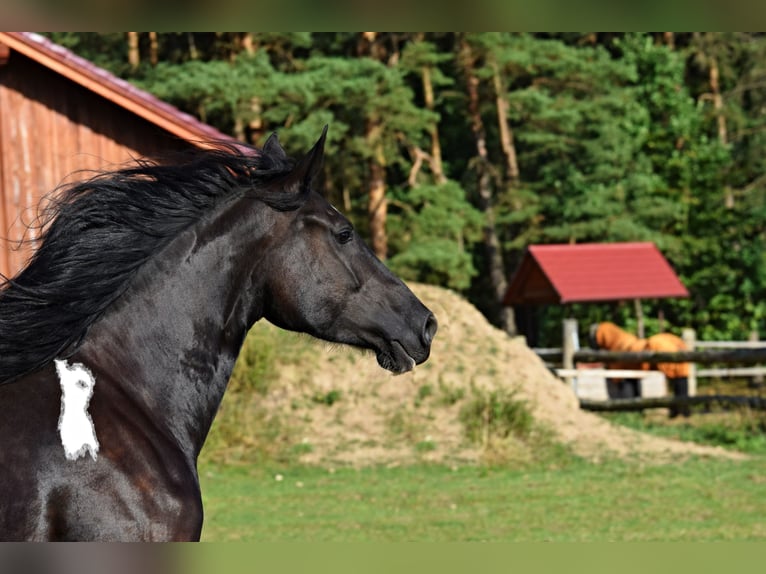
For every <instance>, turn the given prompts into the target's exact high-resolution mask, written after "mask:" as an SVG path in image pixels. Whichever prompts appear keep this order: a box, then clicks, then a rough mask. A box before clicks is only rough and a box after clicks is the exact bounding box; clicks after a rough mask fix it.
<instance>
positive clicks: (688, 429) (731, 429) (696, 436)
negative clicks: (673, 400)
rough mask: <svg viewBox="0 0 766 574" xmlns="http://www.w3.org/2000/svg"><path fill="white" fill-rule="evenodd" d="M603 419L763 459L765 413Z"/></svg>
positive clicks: (740, 411) (627, 415)
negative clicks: (761, 456)
mask: <svg viewBox="0 0 766 574" xmlns="http://www.w3.org/2000/svg"><path fill="white" fill-rule="evenodd" d="M603 416H604V418H606V419H608V420H610V421H611V422H613V423H616V424H620V425H623V426H627V427H630V428H632V429H635V430H638V431H641V432H645V433H649V434H653V435H656V436H663V437H667V438H675V439H678V440H682V441H687V442H696V443H700V444H709V445H712V446H721V447H724V448H728V449H731V450H737V451H740V452H745V453H747V454H754V455H766V413H763V412H759V411H751V410H749V409H735V410H731V411H719V412H713V413H708V414H702V415H696V416H692V417H690V418H682V417H679V418H676V419H673V420H668V419H667V417H665V416H664V414H660V415H656V414H652V413H649V412H647V413H613V414H605V415H603Z"/></svg>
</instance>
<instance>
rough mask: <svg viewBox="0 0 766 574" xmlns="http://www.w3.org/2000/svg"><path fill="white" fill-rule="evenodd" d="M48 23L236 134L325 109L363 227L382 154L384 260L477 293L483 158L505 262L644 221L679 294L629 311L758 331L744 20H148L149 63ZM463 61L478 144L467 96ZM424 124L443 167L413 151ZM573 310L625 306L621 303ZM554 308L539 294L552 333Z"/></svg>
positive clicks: (759, 162)
mask: <svg viewBox="0 0 766 574" xmlns="http://www.w3.org/2000/svg"><path fill="white" fill-rule="evenodd" d="M50 36H51V37H52V38H53V39H54V40H55V41H57V42H60V43H62V44H64V45H65V46H67V47H68V48H70V49H72V50H74V51H76V52H77V53H78V54H80V55H82V56H84V57H86V58H89V59H91V60H92V61H94V62H96V63H97V64H98V65H101V66H104V67H106V68H107V69H109V70H111V71H112V72H114V73H116V74H118V75H120V76H122V77H125V78H128V79H130V80H131V81H133V82H135V83H137V84H138V85H140V86H141V87H143V88H145V89H147V90H149V91H151V92H152V93H154V94H156V95H158V96H159V97H161V98H163V99H165V100H167V101H169V102H171V103H173V104H174V105H176V106H178V107H179V108H181V109H183V110H185V111H187V112H189V113H191V114H194V115H196V116H198V117H200V118H201V119H203V120H204V121H207V122H209V123H212V124H213V125H215V126H217V127H218V128H219V129H221V130H223V131H226V132H229V133H232V134H234V135H236V136H237V137H239V138H241V139H243V140H248V141H251V142H253V143H262V142H263V141H264V139H265V137H266V136H267V135H268V134H270V133H271V132H273V131H278V132H279V133H280V135H281V136H282V141H283V142H284V143H285V145H286V147H287V150H288V152H289V153H291V154H293V155H295V154H297V153H300V152H302V151H304V150H305V149H307V148H308V146H310V145H311V144H313V142H314V141H315V140H316V137H317V135H318V134H319V132H320V130H321V127H322V126H323V125H324V124H326V123H329V124H330V125H331V129H330V133H329V140H328V143H327V151H328V153H327V161H326V165H325V174H324V175H325V181H326V184H327V185H326V187H327V196H328V198H329V199H330V200H331V201H333V202H334V203H335V204H336V205H338V206H339V207H341V208H342V210H343V211H344V212H345V213H347V214H348V215H349V217H350V218H351V219H352V221H353V222H354V224H355V225H356V227H357V228H358V229H359V231H360V233H361V234H362V235H365V234H368V231H369V230H368V209H369V205H368V200H369V197H368V190H369V181H370V170H371V165H372V164H375V165H377V166H382V168H383V169H384V172H385V174H384V175H385V180H386V181H385V183H386V187H387V199H388V203H389V209H390V213H389V218H388V224H387V231H388V236H389V243H390V245H389V254H390V261H389V264H390V265H391V267H393V268H394V269H395V270H396V271H397V272H398V273H400V274H401V275H402V276H403V277H405V278H406V279H410V280H418V281H426V282H429V283H437V284H440V285H445V286H449V287H452V288H454V289H459V290H462V291H465V292H467V293H469V295H470V297H471V299H472V301H473V302H474V303H476V304H477V305H478V306H479V307H480V308H483V309H487V310H489V309H490V308H492V306H493V302H494V301H495V299H496V295H495V294H494V292H493V291H492V287H491V285H490V283H489V281H487V274H486V273H485V272H484V271H485V269H486V265H487V263H486V261H485V251H486V250H485V246H484V245H483V242H484V241H485V237H487V236H485V235H484V234H483V233H482V230H483V227H484V226H485V225H487V224H490V223H492V222H491V221H489V219H486V220H485V219H484V218H483V217H479V216H478V213H479V211H477V208H480V209H482V210H484V207H485V206H484V205H483V201H484V200H482V199H481V198H480V196H479V193H478V185H477V175H478V174H479V173H488V174H489V179H490V187H491V193H492V197H491V198H490V199H491V204H492V205H493V209H494V213H493V217H494V225H495V231H496V233H497V235H498V237H499V239H500V241H501V248H502V251H503V253H502V255H503V258H504V260H505V264H506V266H507V267H506V272H507V273H508V274H510V273H511V272H512V271H513V270H514V268H515V266H516V264H517V263H518V261H519V259H520V256H521V254H522V253H523V250H524V249H525V248H526V247H527V246H528V245H530V244H532V243H551V242H570V241H572V242H584V241H598V242H604V241H633V240H651V241H655V242H656V243H657V245H658V246H659V248H660V249H661V250H662V252H663V253H664V254H665V255H666V256H667V257H668V258H669V260H670V262H671V264H672V265H673V266H674V268H675V270H676V271H677V272H678V274H679V275H680V276H681V278H682V280H683V281H684V283H685V285H686V286H687V287H688V288H689V290H690V292H691V295H692V297H691V298H690V299H689V300H678V301H667V302H657V301H648V302H646V304H645V311H646V314H647V316H650V315H652V314H653V313H655V312H656V311H657V310H658V309H659V308H662V310H663V311H664V313H665V316H666V318H667V320H668V321H669V322H670V323H671V324H674V325H688V326H693V327H695V328H696V329H697V330H698V333H699V335H700V337H701V338H715V339H741V338H744V337H746V336H747V334H748V333H749V332H750V331H751V330H753V329H756V330H758V331H760V333H761V335H762V337H763V336H766V326H765V325H764V317H766V260H764V255H763V254H764V253H766V249H765V248H766V236H765V235H764V226H763V224H762V222H763V220H764V218H765V217H766V177H764V176H763V174H764V173H765V172H766V153H764V148H766V129H764V127H766V115H765V114H764V110H765V109H766V92H764V90H763V89H762V86H763V85H764V82H766V67H764V65H763V62H764V61H766V37H764V36H762V35H758V34H753V33H678V34H674V35H672V42H669V41H668V37H667V35H662V34H649V33H625V34H623V33H619V34H590V33H582V34H581V33H566V34H542V33H538V34H532V33H378V34H376V35H375V38H374V39H373V40H370V37H369V36H368V35H362V34H356V33H349V32H342V33H252V34H248V33H190V32H183V33H179V32H170V33H158V34H157V43H156V47H155V48H154V49H155V51H156V54H155V55H156V57H157V60H158V62H157V64H156V65H152V64H151V59H150V58H149V52H150V50H151V49H152V48H151V45H150V40H149V35H148V33H140V34H139V40H140V41H139V48H140V53H141V59H140V63H139V65H138V66H137V67H134V68H132V67H131V66H129V65H128V63H127V54H128V50H127V40H126V36H125V35H124V34H115V33H109V34H96V33H72V32H57V33H52V34H50ZM465 43H467V44H468V45H469V46H470V47H471V53H472V54H473V57H474V58H475V61H472V62H470V63H467V62H465V61H463V60H461V58H462V56H461V54H462V51H461V47H462V46H463V45H464V44H465ZM469 64H470V66H471V67H472V69H473V71H474V72H475V74H476V76H477V78H478V85H477V86H476V89H477V94H478V98H479V101H478V106H479V109H478V112H479V116H480V118H481V120H482V122H483V132H484V143H483V144H482V145H484V147H485V148H486V151H487V159H486V161H485V160H484V159H482V158H479V157H478V152H477V142H476V140H475V139H474V131H473V130H472V122H473V121H474V120H475V115H473V113H472V112H471V111H470V110H469V109H468V105H469V103H470V98H469V94H468V87H467V83H466V77H465V71H466V66H467V65H469ZM713 70H715V71H717V73H718V78H719V86H718V90H717V93H716V92H715V90H714V87H713V85H712V84H711V77H712V73H713ZM426 78H428V80H429V81H430V87H431V88H432V89H433V100H432V102H433V103H432V104H430V103H429V104H428V105H427V102H426V93H425V90H426V82H425V80H426ZM718 96H720V97H718ZM502 102H506V103H507V106H508V107H507V110H506V111H507V118H508V122H507V124H508V125H507V127H508V128H509V131H510V135H511V137H512V146H513V151H514V152H515V156H516V160H517V164H518V171H519V173H518V177H516V178H514V177H511V176H510V175H509V167H508V158H507V149H504V147H503V145H504V144H503V141H502V138H501V130H500V126H499V124H498V121H499V117H500V116H499V115H498V114H499V110H500V107H501V103H502ZM437 133H438V141H437V142H436V143H438V144H439V148H440V149H441V152H442V165H443V172H444V173H443V175H444V177H445V178H446V180H447V181H446V183H438V182H437V178H436V177H434V176H435V175H436V173H435V172H434V170H433V166H432V165H429V161H430V160H429V159H428V158H430V159H433V158H431V156H430V154H432V153H434V147H433V146H434V145H435V142H434V141H433V139H432V137H435V135H436V134H437ZM423 158H426V160H425V161H423V163H422V165H420V166H419V167H418V164H416V162H419V161H421V160H423ZM439 181H441V180H439ZM584 312H585V314H586V315H588V316H589V317H590V316H597V315H604V314H608V313H613V314H616V315H618V316H619V317H621V318H622V319H623V320H625V321H627V320H630V317H631V313H630V312H625V309H623V308H619V309H616V310H615V309H611V310H610V309H595V308H592V307H589V308H585V309H584ZM561 313H562V311H561V310H554V311H548V310H546V311H544V312H543V313H542V316H543V325H542V328H543V334H544V337H548V338H549V339H551V342H552V343H554V344H556V343H557V339H558V338H559V330H560V327H559V325H558V324H557V322H556V321H557V320H558V316H559V315H560V314H561Z"/></svg>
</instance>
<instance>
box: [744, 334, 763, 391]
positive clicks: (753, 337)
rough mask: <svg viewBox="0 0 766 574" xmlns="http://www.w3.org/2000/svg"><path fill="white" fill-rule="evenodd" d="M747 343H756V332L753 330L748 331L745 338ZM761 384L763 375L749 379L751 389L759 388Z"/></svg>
mask: <svg viewBox="0 0 766 574" xmlns="http://www.w3.org/2000/svg"><path fill="white" fill-rule="evenodd" d="M747 340H748V341H753V342H754V341H758V340H759V339H758V330H757V329H753V330H752V331H750V336H748V338H747ZM762 384H763V375H754V376H753V378H752V379H750V386H751V387H760V386H761V385H762Z"/></svg>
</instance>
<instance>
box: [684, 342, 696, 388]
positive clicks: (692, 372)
mask: <svg viewBox="0 0 766 574" xmlns="http://www.w3.org/2000/svg"><path fill="white" fill-rule="evenodd" d="M681 338H682V339H683V340H684V343H686V346H687V347H688V348H689V350H690V351H693V350H694V347H695V346H696V344H697V331H695V330H694V329H691V328H686V329H684V330H683V331H682V332H681ZM696 395H697V365H696V364H695V363H689V396H690V397H694V396H696Z"/></svg>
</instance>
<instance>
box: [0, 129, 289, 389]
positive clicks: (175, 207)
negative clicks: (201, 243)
mask: <svg viewBox="0 0 766 574" xmlns="http://www.w3.org/2000/svg"><path fill="white" fill-rule="evenodd" d="M274 142H276V138H274ZM169 159H170V158H165V159H164V160H162V161H149V160H139V161H137V162H135V164H133V165H131V166H129V167H126V168H124V169H120V170H118V171H113V172H104V173H100V174H98V175H96V176H95V177H93V178H91V179H89V180H87V181H83V182H79V183H75V184H73V185H71V186H68V187H66V188H63V189H60V190H56V192H55V194H54V196H55V197H54V198H53V199H51V202H50V206H49V207H48V208H47V209H46V210H45V213H44V214H43V218H42V219H43V223H45V224H46V230H45V231H44V233H43V235H42V238H41V243H40V245H39V248H38V249H37V250H36V252H35V253H34V255H33V256H32V258H31V259H30V261H29V263H28V264H27V266H26V267H25V268H24V269H23V270H22V271H21V272H20V273H18V274H17V275H16V276H15V277H13V278H10V279H3V281H2V282H0V384H3V383H8V382H10V381H12V380H14V379H17V378H18V377H20V376H22V375H24V374H26V373H28V372H31V371H33V370H35V369H37V368H40V367H42V366H43V365H45V364H46V363H48V362H49V361H51V360H52V359H53V358H55V357H60V358H67V357H69V356H71V355H72V354H73V353H74V352H75V351H76V350H77V348H78V347H79V345H80V344H81V342H82V340H83V338H84V337H85V335H86V333H87V330H88V327H89V326H90V325H92V324H93V323H94V322H95V321H96V320H98V318H99V317H100V316H101V315H102V314H103V313H104V311H105V310H106V309H107V308H108V307H109V306H110V305H111V304H112V303H113V302H114V301H115V300H116V299H117V298H119V297H120V295H122V294H123V293H124V292H125V290H126V289H127V287H128V285H129V284H130V281H131V279H132V278H133V276H134V275H135V273H136V271H137V270H138V269H139V268H141V266H142V265H143V264H144V263H146V261H147V260H149V259H150V258H151V257H152V256H153V255H154V254H156V253H157V252H159V251H160V250H161V249H162V248H163V247H164V246H166V245H167V244H168V243H170V241H171V240H172V239H173V238H174V237H176V236H177V235H178V234H179V233H180V232H181V231H183V230H184V229H186V228H188V227H189V226H191V225H193V224H194V223H195V222H197V221H199V220H200V219H201V218H203V217H204V216H205V215H206V214H207V213H209V212H211V211H212V210H213V209H215V207H216V206H218V205H220V204H221V203H222V202H223V201H228V200H230V199H233V198H237V197H242V196H252V197H253V198H255V199H258V200H260V201H263V202H264V203H265V204H267V205H268V206H270V207H271V208H273V209H277V210H281V211H285V210H291V209H296V208H297V207H298V206H299V205H300V203H301V202H302V200H303V197H302V194H301V193H290V192H286V191H284V190H283V189H282V186H278V185H271V186H269V184H270V183H273V182H275V181H276V180H278V179H280V178H281V177H283V176H284V175H285V174H287V173H289V172H290V170H291V169H292V166H293V163H294V162H293V161H292V160H290V159H289V158H287V157H286V156H285V155H284V152H282V150H281V148H279V146H278V145H269V142H267V144H266V145H265V146H264V149H263V150H262V151H261V150H256V149H255V148H252V149H249V150H247V149H242V148H236V149H235V148H234V147H232V146H225V145H221V146H218V147H217V148H215V149H212V150H198V151H193V152H186V153H182V154H178V155H175V156H172V161H168V160H169Z"/></svg>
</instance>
